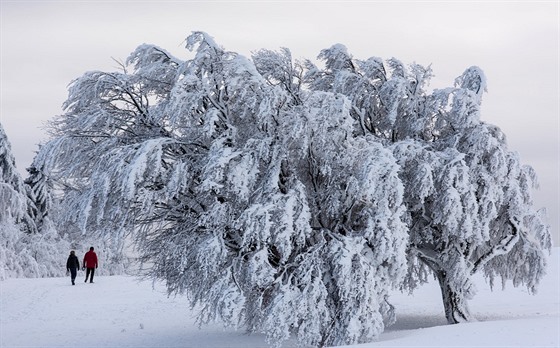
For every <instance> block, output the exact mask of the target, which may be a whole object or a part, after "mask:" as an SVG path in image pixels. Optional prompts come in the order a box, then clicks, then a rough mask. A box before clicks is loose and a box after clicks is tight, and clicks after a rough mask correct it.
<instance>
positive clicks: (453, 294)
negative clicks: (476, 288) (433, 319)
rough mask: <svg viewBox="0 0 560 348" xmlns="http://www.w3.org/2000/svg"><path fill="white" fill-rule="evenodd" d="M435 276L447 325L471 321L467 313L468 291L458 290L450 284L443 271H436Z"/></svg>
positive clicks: (453, 284)
mask: <svg viewBox="0 0 560 348" xmlns="http://www.w3.org/2000/svg"><path fill="white" fill-rule="evenodd" d="M436 276H437V278H438V281H439V286H440V288H441V296H442V299H443V307H444V309H445V317H446V318H447V322H448V323H449V324H457V323H464V322H467V321H472V320H473V317H472V315H471V313H470V311H469V306H468V303H467V297H466V292H467V291H468V289H462V288H458V286H457V285H458V284H457V283H456V282H451V281H450V279H449V278H448V277H447V273H446V272H445V271H443V270H440V271H437V272H436Z"/></svg>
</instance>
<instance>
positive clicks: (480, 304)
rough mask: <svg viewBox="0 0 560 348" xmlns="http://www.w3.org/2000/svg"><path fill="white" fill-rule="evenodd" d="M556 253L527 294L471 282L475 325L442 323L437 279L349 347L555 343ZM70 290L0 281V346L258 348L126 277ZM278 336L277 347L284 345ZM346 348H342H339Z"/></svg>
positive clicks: (49, 283) (558, 310) (558, 307)
mask: <svg viewBox="0 0 560 348" xmlns="http://www.w3.org/2000/svg"><path fill="white" fill-rule="evenodd" d="M559 251H560V250H559V249H558V248H554V249H553V253H552V255H551V259H550V269H549V272H548V274H547V275H546V276H545V278H544V279H543V281H542V284H541V288H540V290H539V292H538V293H537V294H536V295H529V294H527V292H526V291H525V290H524V289H516V288H513V287H512V286H511V284H507V285H506V289H505V290H504V291H502V290H501V289H500V288H498V289H495V290H494V291H493V292H491V291H490V289H489V287H488V285H487V284H486V283H485V282H484V281H482V279H477V284H476V285H477V287H478V288H479V294H478V295H477V296H476V297H475V299H473V300H472V303H471V304H472V311H473V314H474V315H475V317H476V319H477V321H476V322H472V323H467V324H458V325H448V324H447V322H446V320H445V315H444V313H443V307H442V305H441V299H440V291H439V287H438V286H437V284H435V283H434V282H430V283H429V284H426V285H424V286H423V287H422V288H421V289H419V290H417V291H416V292H415V293H414V295H411V296H408V295H406V294H401V293H400V292H396V293H394V294H393V295H392V297H394V300H393V301H394V303H395V305H396V307H397V308H398V310H397V322H396V323H395V325H393V326H392V327H389V328H387V330H386V331H385V332H384V333H382V334H381V336H380V337H379V339H378V340H377V341H376V342H373V343H369V344H359V345H354V346H351V347H363V348H366V347H401V348H402V347H540V348H544V347H558V346H560V331H559V327H560V296H559V289H560V284H559V279H560V278H559V274H560V273H559V272H560V269H559ZM82 278H83V272H80V274H79V276H78V280H79V281H78V282H77V285H76V286H75V287H72V286H71V285H70V280H69V278H51V279H9V280H6V281H3V282H0V287H1V299H2V300H1V307H0V312H1V313H2V316H0V337H1V339H0V346H1V347H6V348H8V347H10V348H11V347H53V348H54V347H146V348H147V347H151V348H156V347H161V348H163V347H189V348H191V347H192V348H199V347H200V348H202V347H207V348H225V347H231V348H252V347H259V348H261V347H263V348H264V347H268V345H267V343H266V340H265V337H264V336H263V335H261V334H252V335H247V334H245V333H244V332H243V330H238V331H235V330H232V329H224V328H223V327H222V326H220V325H216V324H214V325H211V326H203V327H202V328H200V329H199V328H198V325H197V324H196V322H195V319H194V316H195V315H196V310H189V307H188V306H187V305H186V301H185V299H182V298H181V297H178V298H173V297H171V298H168V297H167V296H166V294H165V288H164V287H163V286H161V284H156V285H155V287H154V288H153V289H152V284H151V283H150V282H139V281H137V279H135V278H134V277H125V276H114V277H99V278H98V280H97V282H96V283H94V284H89V283H87V284H85V283H83V282H82ZM294 346H295V342H293V341H288V342H286V343H285V344H284V347H294ZM348 347H350V346H348Z"/></svg>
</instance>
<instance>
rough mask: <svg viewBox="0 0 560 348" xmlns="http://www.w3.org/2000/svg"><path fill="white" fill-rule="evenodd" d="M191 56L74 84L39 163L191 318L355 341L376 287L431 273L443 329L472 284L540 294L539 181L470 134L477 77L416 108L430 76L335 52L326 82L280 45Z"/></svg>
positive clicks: (544, 245)
mask: <svg viewBox="0 0 560 348" xmlns="http://www.w3.org/2000/svg"><path fill="white" fill-rule="evenodd" d="M186 42H187V48H188V49H190V50H193V51H194V53H195V54H194V57H193V58H192V59H190V60H187V61H181V60H179V59H177V58H175V57H173V56H171V55H170V54H169V53H168V52H166V51H165V50H163V49H160V48H158V47H155V46H152V45H142V46H140V47H139V48H138V49H136V50H135V51H134V52H133V53H132V54H131V56H130V57H129V59H128V60H127V65H126V66H123V71H122V72H118V73H117V72H115V73H105V72H89V73H86V74H84V75H83V76H82V77H80V78H78V79H76V80H75V81H74V82H73V83H72V85H71V87H70V91H69V92H70V93H69V98H68V100H67V102H66V103H65V107H66V112H65V113H64V114H63V115H62V116H60V117H59V118H57V119H56V120H54V121H53V122H52V123H51V133H52V134H53V137H52V139H51V140H50V141H49V142H48V143H47V144H45V145H44V146H43V147H42V151H44V153H49V154H50V160H49V161H45V164H48V168H47V170H49V172H50V173H51V175H52V176H53V179H54V180H55V181H56V182H57V183H58V185H60V187H61V188H64V190H63V191H64V192H65V196H64V197H65V200H64V204H65V206H66V207H68V209H69V211H74V212H75V214H68V215H67V216H66V217H65V222H66V223H69V224H70V223H72V224H76V225H77V226H79V228H80V229H81V230H83V231H90V230H95V231H100V232H99V233H101V234H102V235H106V236H107V235H111V236H115V239H116V240H123V239H126V238H127V236H132V237H133V238H134V239H135V240H136V247H137V249H138V251H139V254H140V258H141V260H142V261H143V262H144V264H145V269H144V270H145V272H146V274H147V275H148V276H150V277H153V278H157V279H163V280H164V281H166V283H167V287H168V291H169V292H170V293H185V294H186V295H188V297H189V299H190V300H191V304H192V305H193V306H195V305H196V306H200V307H199V308H200V309H201V311H200V317H199V320H200V322H201V323H207V322H210V321H213V320H216V319H219V320H222V321H223V322H225V323H226V324H227V325H233V326H239V327H245V328H246V329H247V330H248V331H249V332H263V333H265V334H266V335H267V337H268V338H269V340H270V342H271V343H272V344H275V345H279V344H281V342H282V341H284V340H286V339H288V338H289V337H290V336H292V335H295V336H296V337H297V339H298V341H299V342H300V343H301V344H308V345H312V346H325V345H340V344H355V343H362V342H367V341H371V340H373V339H375V338H376V337H377V336H378V335H379V333H381V332H382V331H383V329H384V327H385V326H386V325H388V324H391V322H392V321H393V320H394V315H395V313H394V308H393V306H392V305H391V304H390V302H389V295H388V294H389V290H390V289H391V288H398V287H401V288H408V289H409V290H412V289H413V288H414V287H415V286H417V284H419V283H420V282H422V281H425V279H426V278H425V275H426V274H427V271H431V272H432V273H433V274H434V275H435V276H436V277H437V278H438V280H439V281H440V284H441V286H442V294H443V300H444V305H445V308H446V315H447V317H448V320H449V321H450V322H458V321H462V320H468V319H470V313H469V312H468V306H467V303H466V301H467V300H468V299H469V298H470V297H472V296H473V295H474V293H475V289H473V287H472V285H471V282H470V277H471V275H472V274H474V273H476V272H478V271H480V270H482V271H483V273H484V274H485V275H486V276H488V277H489V279H490V281H493V279H494V278H495V277H496V276H499V277H502V279H504V280H505V279H513V280H514V284H516V285H517V284H520V283H524V284H526V285H527V286H529V287H530V288H531V289H533V288H534V287H535V286H536V284H537V283H538V280H539V279H540V277H541V276H542V274H543V272H544V268H545V265H546V261H545V257H544V256H545V255H544V252H543V250H546V249H548V248H550V236H549V233H548V227H547V226H546V224H545V223H544V220H543V219H544V217H543V216H542V214H540V213H536V212H534V211H533V210H532V202H531V200H530V190H531V188H532V183H533V181H534V173H533V172H532V171H531V170H529V169H528V168H527V167H524V166H522V165H521V164H520V162H519V159H518V158H517V157H516V156H515V155H514V154H513V153H511V152H510V151H509V150H508V149H507V144H506V142H505V137H504V136H503V134H501V132H499V130H498V129H497V128H496V127H493V126H490V125H487V124H485V123H482V122H481V121H480V103H481V96H482V92H483V91H484V90H485V87H486V81H485V78H484V75H483V73H482V71H481V70H480V69H478V68H476V67H472V68H469V69H468V70H467V71H466V72H465V73H464V74H463V75H462V76H461V77H460V78H458V79H457V81H456V86H455V87H452V88H447V89H443V90H436V91H434V92H433V93H431V94H428V93H427V92H426V91H425V88H426V86H427V85H428V82H429V79H430V77H431V76H432V74H431V69H430V68H425V67H422V66H420V65H417V64H413V65H411V66H408V67H407V66H405V65H404V64H403V63H401V62H400V61H398V60H396V59H391V60H388V61H383V60H381V59H380V58H376V57H373V58H369V59H367V60H365V61H361V60H356V59H354V58H353V57H352V56H351V55H350V54H349V53H348V51H347V49H346V48H345V47H344V46H343V45H335V46H333V47H331V48H329V49H325V50H323V51H321V53H320V55H319V59H320V60H323V61H324V63H325V64H324V65H325V68H324V69H321V68H319V67H317V66H315V64H313V63H312V62H311V61H304V62H298V61H293V60H292V57H291V53H290V51H289V50H288V49H286V48H283V49H281V50H280V51H279V52H275V51H269V50H260V51H258V52H256V53H255V54H254V55H253V57H252V59H248V58H245V57H243V56H241V55H239V54H237V53H235V52H230V51H226V50H224V49H223V48H222V47H221V46H219V45H218V44H216V42H215V41H214V40H213V39H212V38H211V37H210V36H209V35H207V34H206V33H202V32H195V33H193V34H192V35H191V36H189V38H188V39H187V41H186ZM527 257H528V258H529V260H531V262H530V264H529V265H526V266H520V262H518V261H519V260H522V259H523V258H527Z"/></svg>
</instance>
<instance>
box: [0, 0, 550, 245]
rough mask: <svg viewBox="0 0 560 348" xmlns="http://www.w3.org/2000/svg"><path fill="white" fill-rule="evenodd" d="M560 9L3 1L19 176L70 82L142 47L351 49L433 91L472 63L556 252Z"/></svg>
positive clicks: (1, 112) (7, 97)
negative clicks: (191, 41) (425, 81)
mask: <svg viewBox="0 0 560 348" xmlns="http://www.w3.org/2000/svg"><path fill="white" fill-rule="evenodd" d="M559 4H560V1H559V0H554V1H468V2H466V1H392V2H389V1H345V2H342V1H200V2H198V1H165V0H162V1H73V2H70V1H25V0H16V1H7V0H0V16H1V17H0V19H1V22H0V25H1V26H0V34H1V37H0V52H1V61H0V80H1V81H0V83H1V84H0V90H1V93H0V94H1V99H0V122H1V123H2V125H3V126H4V129H5V131H6V133H7V135H8V138H9V140H10V142H11V144H12V151H13V153H14V155H15V157H16V161H17V166H18V169H19V170H20V172H22V174H24V175H25V168H26V167H28V166H29V164H30V163H31V161H32V159H33V156H34V151H36V150H37V144H38V143H40V142H41V141H43V140H45V139H46V135H45V133H44V130H43V128H42V127H43V124H44V122H45V121H47V120H49V119H50V118H52V117H53V116H55V115H58V114H61V113H62V109H61V105H62V103H63V102H64V100H65V99H66V96H67V89H66V88H67V85H68V83H69V82H70V81H72V80H73V79H75V78H77V77H79V76H81V75H82V74H83V73H84V72H86V71H90V70H103V71H114V70H117V64H116V63H115V62H114V61H113V60H112V58H115V59H117V60H121V61H124V60H125V59H126V58H127V56H128V54H129V53H131V52H132V51H133V50H134V49H135V48H136V47H137V46H138V45H140V44H142V43H151V44H155V45H158V46H160V47H162V48H164V49H166V50H168V51H170V52H171V53H173V54H174V55H175V56H177V57H178V58H182V59H186V58H187V57H188V56H189V55H188V53H187V51H186V50H185V49H184V42H183V41H184V39H185V38H186V37H187V36H188V35H189V34H190V33H191V32H192V31H198V30H202V31H206V32H207V33H208V34H210V35H211V36H213V37H214V38H215V40H216V42H218V43H219V44H221V45H222V46H224V47H225V48H226V49H227V50H230V51H236V52H239V53H241V54H244V55H247V56H249V55H250V53H251V52H252V51H255V50H258V49H260V48H266V49H273V50H276V49H278V48H280V47H287V48H289V49H290V50H291V51H292V55H293V56H294V58H309V59H314V58H315V57H316V56H317V55H318V54H319V51H320V50H321V49H324V48H328V47H330V46H331V45H333V44H335V43H342V44H344V45H345V46H347V47H348V50H349V52H350V53H351V54H352V55H353V56H354V57H355V58H358V59H365V58H368V57H372V56H376V57H380V58H383V59H389V58H391V57H396V58H397V59H400V60H401V61H402V62H403V63H405V64H409V63H413V62H416V63H419V64H422V65H429V64H431V65H432V69H433V71H434V74H435V75H436V76H435V77H434V79H433V80H432V83H431V85H430V87H431V88H438V87H445V86H451V85H452V84H453V80H454V79H455V77H457V76H459V75H460V74H462V72H463V71H464V70H465V69H466V68H468V67H469V66H472V65H477V66H479V67H481V68H482V69H483V70H484V72H485V74H486V76H487V79H488V93H487V94H486V95H485V96H484V98H483V107H482V118H483V120H484V121H486V122H489V123H492V124H495V125H497V126H499V127H500V128H502V130H503V131H504V132H505V134H506V135H507V137H508V141H509V146H510V149H512V150H514V151H517V152H519V153H520V155H521V158H522V160H523V162H524V163H527V164H530V165H532V166H533V167H534V168H535V169H536V171H537V173H538V175H539V178H540V183H541V189H540V190H539V191H537V192H535V201H536V206H537V207H546V208H547V210H548V216H549V221H548V222H549V223H550V225H551V227H552V232H553V234H554V235H555V238H556V244H557V245H558V244H559V241H560V238H558V235H559V233H558V231H559V222H558V219H559V216H560V214H559V209H560V208H559V205H558V201H559V140H558V139H559V132H560V127H559V114H560V112H559V104H560V102H559V98H560V84H559V81H560V76H559V65H560V61H559V46H560V45H559V23H560V12H559V7H560V5H559Z"/></svg>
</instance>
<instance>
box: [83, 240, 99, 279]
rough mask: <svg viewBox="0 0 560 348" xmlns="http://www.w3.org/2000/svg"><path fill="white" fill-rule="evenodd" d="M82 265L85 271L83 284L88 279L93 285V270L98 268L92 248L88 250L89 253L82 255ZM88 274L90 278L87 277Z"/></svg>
mask: <svg viewBox="0 0 560 348" xmlns="http://www.w3.org/2000/svg"><path fill="white" fill-rule="evenodd" d="M82 265H83V266H84V268H85V269H86V280H85V283H87V280H88V278H89V282H90V283H93V275H94V274H95V269H96V268H97V266H98V263H97V254H96V253H95V251H93V247H91V248H89V251H88V252H87V253H86V254H85V255H84V262H83V264H82ZM90 274H91V278H90V276H89V275H90Z"/></svg>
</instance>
